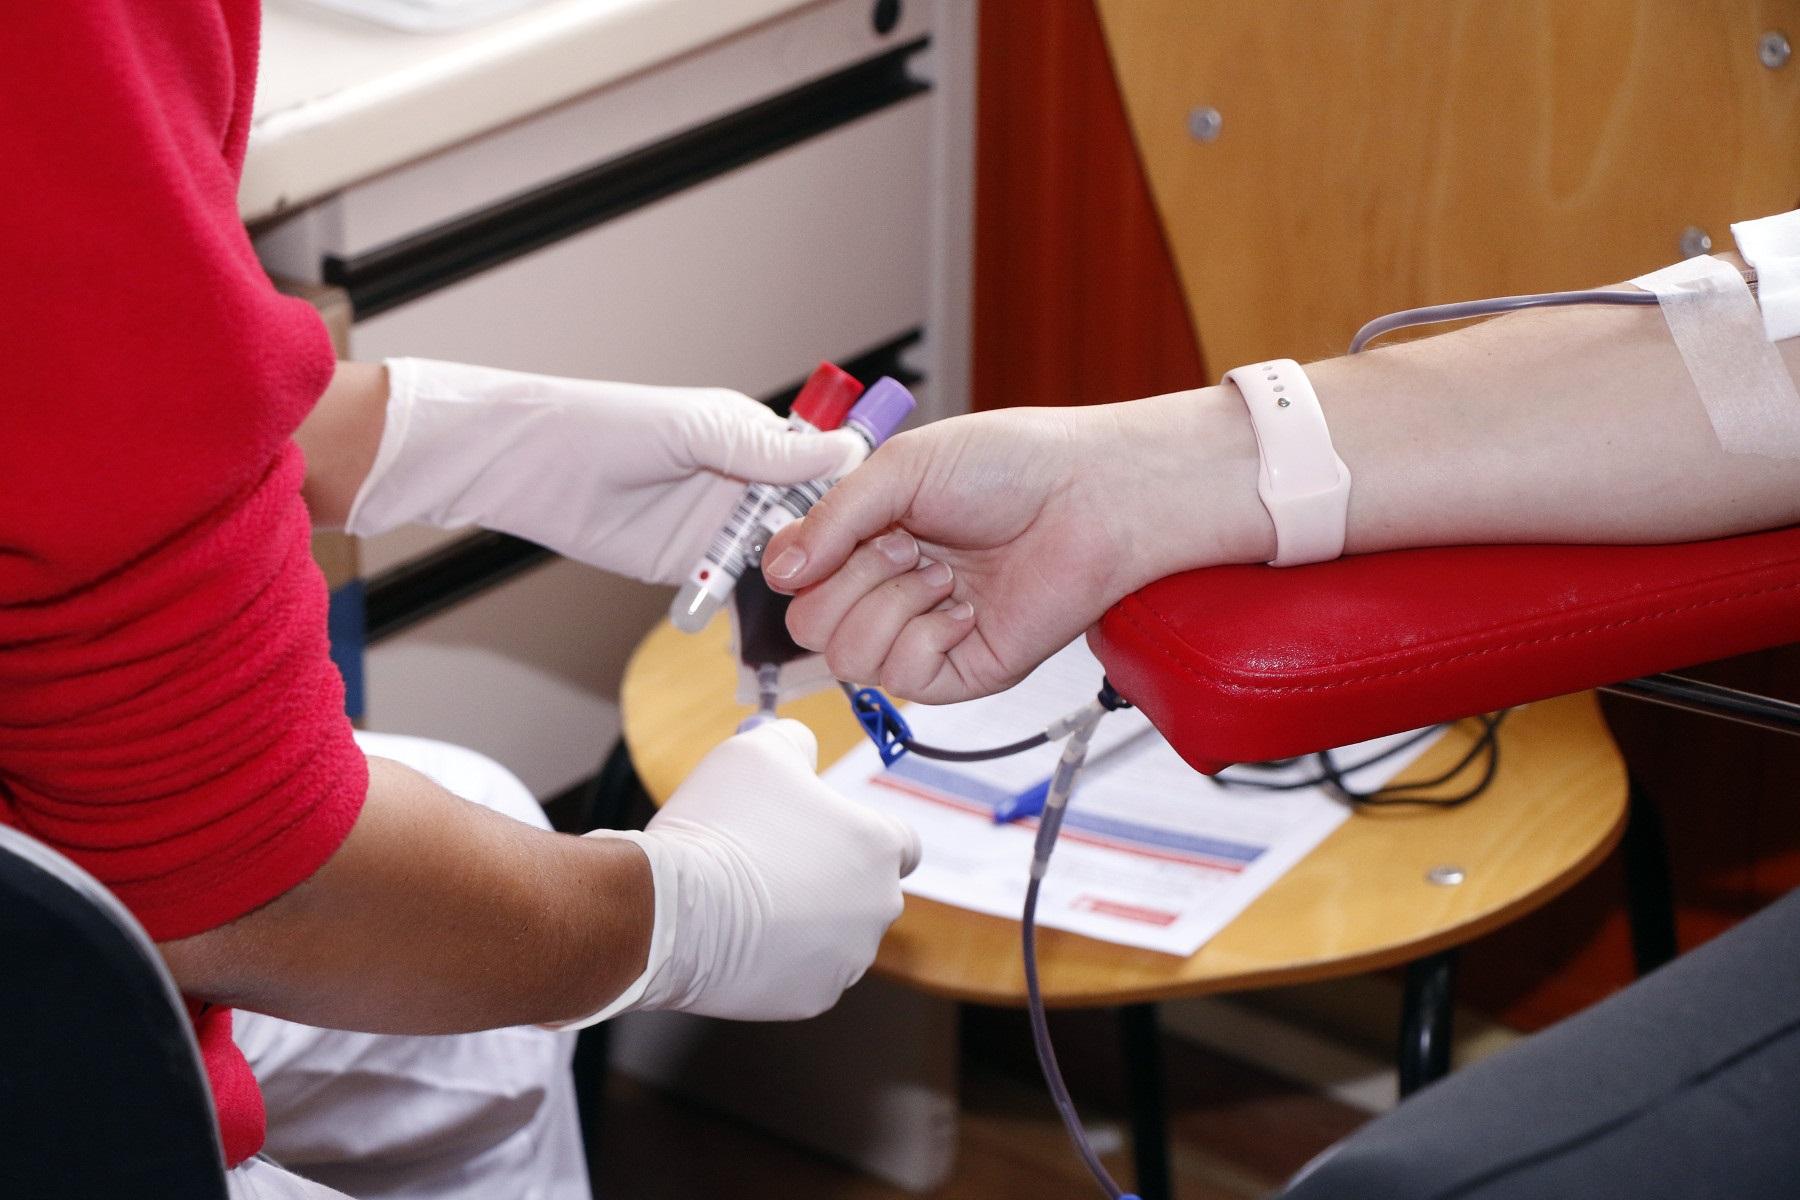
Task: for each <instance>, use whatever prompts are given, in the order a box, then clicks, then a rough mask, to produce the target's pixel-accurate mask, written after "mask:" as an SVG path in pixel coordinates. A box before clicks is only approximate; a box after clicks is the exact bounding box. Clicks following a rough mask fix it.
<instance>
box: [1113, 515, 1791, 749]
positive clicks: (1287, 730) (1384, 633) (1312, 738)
mask: <svg viewBox="0 0 1800 1200" xmlns="http://www.w3.org/2000/svg"><path fill="white" fill-rule="evenodd" d="M1091 641H1092V643H1093V647H1094V650H1095V652H1096V653H1097V654H1098V655H1099V656H1100V661H1101V662H1102V663H1104V664H1105V666H1106V671H1107V675H1108V677H1109V678H1110V679H1111V680H1112V682H1113V685H1114V686H1115V687H1117V688H1118V689H1119V691H1120V692H1121V693H1122V694H1123V695H1124V696H1125V697H1126V698H1127V699H1129V700H1130V701H1131V702H1132V703H1134V704H1136V705H1137V706H1138V707H1139V708H1141V709H1143V710H1144V712H1145V714H1146V715H1148V716H1149V718H1150V720H1151V721H1152V722H1154V723H1155V725H1156V727H1157V728H1158V729H1159V730H1161V731H1162V733H1163V735H1164V736H1165V737H1167V738H1168V739H1169V742H1170V744H1171V745H1173V746H1174V747H1175V749H1176V750H1177V751H1179V752H1180V754H1181V756H1182V757H1183V758H1185V759H1186V760H1187V761H1188V762H1189V763H1191V764H1192V765H1193V766H1195V767H1196V768H1198V769H1199V770H1202V771H1207V772H1212V771H1217V770H1219V769H1220V768H1222V767H1225V766H1227V765H1229V764H1231V763H1234V762H1259V761H1262V760H1265V759H1271V758H1289V757H1292V756H1294V755H1297V754H1306V753H1310V752H1312V751H1315V750H1323V749H1326V748H1328V747H1332V746H1342V745H1347V744H1348V743H1351V742H1357V741H1362V740H1363V739H1365V738H1371V737H1376V736H1379V735H1381V734H1387V733H1394V732H1397V731H1399V730H1402V729H1410V728H1413V727H1415V726H1419V725H1428V724H1432V723H1434V722H1437V721H1448V720H1454V719H1456V718H1459V717H1466V716H1470V715H1472V714H1474V713H1479V712H1488V711H1491V710H1493V709H1498V708H1505V707H1507V706H1509V705H1513V704H1523V703H1526V702H1528V701H1532V700H1542V699H1544V698H1546V697H1549V696H1558V695H1562V694H1564V693H1566V692H1575V691H1581V690H1583V689H1585V688H1590V687H1597V686H1599V685H1601V684H1607V683H1616V682H1618V681H1620V680H1623V679H1630V678H1633V677H1635V676H1638V675H1647V674H1651V673H1653V672H1656V671H1666V670H1669V669H1671V668H1675V667H1684V666H1691V665H1693V664H1695V663H1699V662H1706V661H1708V660H1710V659H1715V658H1724V657H1727V656H1729V655H1732V654H1742V653H1746V652H1748V651H1752V650H1760V649H1763V648H1765V647H1769V646H1778V645H1782V644H1784V643H1787V642H1793V641H1800V526H1796V527H1792V528H1788V529H1781V530H1776V531H1775V532H1772V533H1759V534H1751V535H1749V536H1746V537H1736V538H1724V539H1720V540H1718V541H1712V542H1689V543H1686V544H1682V545H1675V546H1469V547H1453V548H1446V549H1437V550H1404V551H1394V552H1391V553H1386V554H1366V555H1358V556H1355V557H1351V558H1343V559H1339V560H1337V561H1335V562H1329V563H1319V564H1317V565H1315V566H1309V567H1289V568H1275V567H1263V566H1249V567H1214V568H1211V569H1208V570H1203V571H1190V572H1188V573H1187V574H1184V575H1176V576H1172V577H1170V578H1168V579H1164V580H1160V581H1158V582H1157V583H1154V584H1151V585H1150V586H1149V587H1147V588H1144V589H1143V590H1142V591H1139V592H1137V593H1134V594H1133V595H1130V596H1127V597H1126V598H1125V599H1124V600H1121V601H1120V602H1119V603H1118V604H1116V605H1114V606H1113V608H1112V609H1111V610H1110V611H1109V612H1108V613H1107V614H1106V616H1105V617H1104V618H1102V620H1101V622H1100V625H1099V627H1098V629H1097V631H1096V632H1095V633H1094V634H1093V635H1092V638H1091Z"/></svg>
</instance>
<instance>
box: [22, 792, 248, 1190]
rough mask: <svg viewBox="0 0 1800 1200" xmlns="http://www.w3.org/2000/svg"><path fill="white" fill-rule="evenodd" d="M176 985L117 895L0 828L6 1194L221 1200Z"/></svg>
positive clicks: (213, 1144) (201, 1080)
mask: <svg viewBox="0 0 1800 1200" xmlns="http://www.w3.org/2000/svg"><path fill="white" fill-rule="evenodd" d="M225 1195H226V1191H225V1170H224V1165H223V1157H222V1154H221V1151H220V1148H219V1135H218V1125H217V1122H216V1120H215V1118H214V1116H213V1106H212V1095H211V1092H210V1090H209V1089H208V1086H207V1083H206V1077H205V1075H204V1073H203V1071H202V1068H201V1063H200V1055H199V1050H198V1047H197V1046H196V1045H195V1042H194V1034H193V1029H192V1027H191V1025H190V1024H189V1021H188V1016H187V1011H186V1009H185V1008H184V1007H183V1005H182V1002H181V998H180V996H179V995H178V994H177V993H176V991H175V985H174V983H173V981H172V980H170V978H169V975H168V972H167V971H166V970H165V969H164V967H163V964H162V959H161V958H160V957H159V956H158V955H157V953H156V948H155V946H154V945H152V944H151V942H150V939H149V938H148V937H147V936H146V935H145V933H144V931H143V929H142V928H141V927H140V926H139V925H138V924H137V922H136V921H134V920H133V919H132V917H131V915H130V914H129V913H127V912H126V911H125V909H124V907H123V906H122V905H120V904H119V902H118V901H117V900H116V899H114V898H113V896H112V895H111V893H109V892H107V890H106V889H105V888H104V887H102V886H101V885H100V883H99V882H98V881H96V880H95V879H94V878H93V877H92V876H89V875H87V874H86V873H85V872H83V871H81V870H80V869H79V868H78V867H76V866H75V865H74V864H73V863H71V862H69V861H68V860H67V859H65V858H63V857H62V856H61V855H59V854H57V853H55V852H54V851H52V850H50V849H48V848H47V847H45V846H44V845H43V844H42V843H39V842H37V841H35V840H34V839H32V838H29V837H27V836H25V835H24V834H22V833H19V832H18V831H17V830H14V829H10V828H7V827H5V826H0V1196H8V1197H13V1196H16V1197H20V1198H21V1200H24V1198H26V1197H33V1198H35V1197H56V1198H58V1200H64V1198H75V1197H95V1198H96V1200H126V1198H127V1197H148V1196H171V1197H174V1196H179V1197H181V1198H182V1200H224V1198H225Z"/></svg>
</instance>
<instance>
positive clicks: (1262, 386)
mask: <svg viewBox="0 0 1800 1200" xmlns="http://www.w3.org/2000/svg"><path fill="white" fill-rule="evenodd" d="M1225 378H1227V379H1229V380H1231V381H1232V382H1233V383H1235V384H1236V385H1237V388H1238V391H1239V392H1241V393H1242V394H1243V397H1244V405H1245V407H1247V408H1248V409H1249V410H1250V425H1251V427H1252V428H1253V429H1255V430H1256V449H1257V453H1258V455H1259V456H1260V457H1261V459H1262V465H1261V467H1260V468H1259V469H1258V471H1257V474H1256V494H1257V495H1258V496H1260V497H1262V502H1263V507H1264V508H1266V509H1268V510H1269V518H1270V519H1271V520H1273V521H1274V522H1275V557H1274V558H1272V559H1270V560H1269V565H1270V566H1275V567H1295V566H1300V565H1301V564H1303V563H1314V562H1324V561H1325V560H1327V559H1332V558H1337V557H1338V556H1339V555H1341V554H1343V552H1344V527H1345V524H1346V521H1347V518H1348V515H1349V511H1350V469H1349V468H1348V467H1346V466H1345V465H1344V461H1343V459H1341V458H1339V457H1338V456H1337V451H1336V450H1334V449H1333V448H1332V445H1331V430H1330V429H1329V428H1327V427H1326V425H1325V413H1324V412H1323V411H1322V410H1321V409H1320V408H1319V397H1318V395H1317V393H1315V392H1314V391H1313V387H1312V382H1311V381H1310V380H1308V379H1307V378H1306V372H1305V371H1302V370H1301V369H1300V364H1299V363H1297V362H1295V361H1294V360H1293V359H1291V358H1278V359H1275V360H1274V361H1272V362H1266V363H1258V364H1255V365H1253V366H1247V367H1238V368H1236V369H1234V370H1230V371H1227V372H1225Z"/></svg>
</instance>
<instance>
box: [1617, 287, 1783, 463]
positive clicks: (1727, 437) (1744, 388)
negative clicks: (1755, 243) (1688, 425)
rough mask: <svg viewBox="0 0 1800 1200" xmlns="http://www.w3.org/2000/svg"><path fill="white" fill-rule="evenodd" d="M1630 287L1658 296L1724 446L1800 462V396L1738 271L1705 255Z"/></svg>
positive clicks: (1702, 401)
mask: <svg viewBox="0 0 1800 1200" xmlns="http://www.w3.org/2000/svg"><path fill="white" fill-rule="evenodd" d="M1631 282H1632V283H1634V284H1636V285H1637V286H1638V287H1641V288H1643V289H1644V290H1645V291H1648V292H1652V293H1654V294H1655V295H1656V299H1657V303H1658V304H1659V305H1660V307H1661V308H1662V315H1663V320H1665V321H1666V322H1668V326H1669V333H1670V335H1671V336H1672V337H1673V338H1674V339H1675V347H1676V349H1678V350H1679V351H1681V361H1682V362H1683V363H1685V364H1686V365H1687V369H1688V374H1689V375H1691V376H1692V377H1693V380H1694V387H1695V388H1696V389H1697V390H1698V391H1699V393H1700V403H1701V404H1702V405H1704V406H1705V408H1706V416H1707V419H1708V420H1710V421H1711V422H1712V427H1713V433H1714V434H1715V435H1716V436H1717V437H1718V439H1719V445H1720V446H1721V447H1723V448H1724V449H1725V451H1726V452H1727V453H1729V454H1757V455H1761V456H1763V457H1765V458H1800V395H1797V394H1796V393H1795V391H1794V381H1793V380H1792V379H1790V378H1789V377H1788V373H1787V368H1786V367H1785V366H1784V365H1783V364H1782V361H1781V355H1780V354H1779V353H1778V352H1777V351H1776V349H1775V347H1774V345H1773V344H1772V343H1770V341H1769V340H1768V338H1766V337H1765V336H1763V324H1762V314H1761V313H1760V312H1759V311H1758V309H1757V307H1756V300H1755V298H1754V297H1752V296H1751V295H1750V288H1749V287H1748V286H1747V285H1746V284H1745V283H1744V278H1743V276H1742V275H1739V274H1738V272H1737V270H1736V268H1734V267H1732V266H1731V265H1730V264H1729V263H1726V262H1722V261H1721V260H1719V259H1716V258H1713V257H1711V256H1710V255H1701V256H1699V257H1697V258H1690V259H1688V260H1687V261H1686V262H1679V263H1676V264H1675V265H1673V266H1669V267H1664V268H1663V269H1662V270H1660V271H1652V272H1651V273H1650V274H1648V275H1642V276H1639V277H1638V278H1636V279H1634V280H1632V281H1631Z"/></svg>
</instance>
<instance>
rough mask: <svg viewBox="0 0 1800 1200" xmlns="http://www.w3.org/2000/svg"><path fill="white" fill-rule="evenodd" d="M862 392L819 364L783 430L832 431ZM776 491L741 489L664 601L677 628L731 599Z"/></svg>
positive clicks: (702, 620) (690, 628)
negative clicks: (671, 597)
mask: <svg viewBox="0 0 1800 1200" xmlns="http://www.w3.org/2000/svg"><path fill="white" fill-rule="evenodd" d="M861 394H862V384H860V383H858V382H857V381H856V380H855V379H854V378H852V377H851V376H850V375H848V374H846V373H845V372H844V371H841V370H839V369H838V368H837V367H834V366H832V365H831V364H830V363H820V364H819V365H818V367H817V368H816V369H815V370H814V371H813V373H812V374H811V375H809V376H807V379H806V384H805V386H804V387H802V388H801V389H800V394H799V395H798V396H796V397H795V398H794V407H793V410H792V414H791V415H790V416H789V417H788V429H790V430H791V431H793V432H796V433H815V432H818V433H822V432H825V431H828V430H832V429H836V428H837V427H838V426H839V425H841V424H843V421H844V414H845V413H846V412H848V411H849V410H850V406H851V404H852V403H854V402H855V400H856V398H857V396H859V395H861ZM781 493H782V488H780V487H779V486H775V485H771V484H766V483H753V484H751V485H750V486H749V487H748V488H746V489H744V496H743V499H741V500H739V501H738V503H737V507H736V508H734V509H732V510H731V516H730V517H729V518H727V520H726V522H725V524H724V526H723V527H722V528H721V529H720V530H719V532H717V533H715V534H714V535H713V539H712V542H711V544H709V545H708V546H707V548H706V554H705V555H704V556H703V557H702V558H701V559H700V561H699V562H698V563H695V564H694V569H693V570H692V571H690V572H688V577H687V581H686V582H685V583H683V584H682V585H681V591H680V592H678V593H676V596H675V600H674V602H673V603H672V604H670V605H669V620H671V621H673V622H674V623H675V627H676V628H677V629H680V630H681V631H683V632H684V633H699V632H700V631H701V630H702V629H704V628H706V623H707V622H708V621H710V620H712V617H713V614H714V613H716V612H718V611H719V609H720V607H721V606H722V605H723V604H724V603H725V601H726V599H727V598H729V597H730V595H731V589H732V588H733V587H734V586H736V584H737V581H738V576H740V575H742V574H743V573H744V568H745V566H746V565H747V564H748V562H749V549H750V546H751V543H752V540H753V539H754V538H755V537H756V536H757V533H758V531H759V530H760V529H761V527H762V517H763V514H764V513H766V512H768V510H769V508H770V506H771V505H773V504H774V503H775V502H776V501H777V500H779V499H780V498H781Z"/></svg>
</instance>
